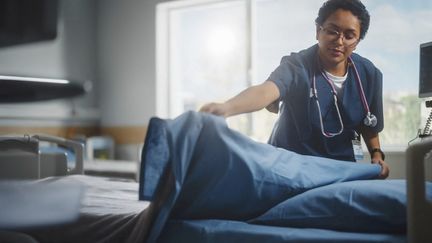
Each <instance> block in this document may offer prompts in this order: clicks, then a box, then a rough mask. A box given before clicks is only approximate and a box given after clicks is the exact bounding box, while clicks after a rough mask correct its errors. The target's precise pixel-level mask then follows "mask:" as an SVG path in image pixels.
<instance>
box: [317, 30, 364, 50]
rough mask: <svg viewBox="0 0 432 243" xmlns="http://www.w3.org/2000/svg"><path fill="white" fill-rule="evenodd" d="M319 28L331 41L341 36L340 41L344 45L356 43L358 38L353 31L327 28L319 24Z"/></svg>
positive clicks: (349, 45) (350, 45)
mask: <svg viewBox="0 0 432 243" xmlns="http://www.w3.org/2000/svg"><path fill="white" fill-rule="evenodd" d="M320 29H321V30H322V31H323V32H324V36H325V37H326V38H328V39H329V40H331V41H336V40H339V38H342V43H343V44H344V46H346V47H352V46H354V45H356V44H357V42H358V41H359V39H358V38H357V36H356V34H355V33H354V32H350V31H349V32H346V33H344V32H342V31H339V30H337V29H334V28H327V27H322V26H320Z"/></svg>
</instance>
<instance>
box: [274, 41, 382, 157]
mask: <svg viewBox="0 0 432 243" xmlns="http://www.w3.org/2000/svg"><path fill="white" fill-rule="evenodd" d="M317 51H318V46H317V45H314V46H312V47H310V48H309V49H306V50H303V51H300V52H298V53H292V54H291V55H289V56H285V57H283V58H282V60H281V63H280V65H279V66H278V67H277V68H276V69H275V70H274V71H273V72H272V73H271V75H270V76H269V78H268V80H270V81H273V82H274V83H275V84H276V86H277V87H278V89H279V91H280V94H281V96H280V101H281V108H280V116H279V119H278V121H277V123H276V124H275V127H274V128H273V132H272V135H271V137H270V139H269V143H270V144H272V145H274V146H277V147H281V148H285V149H288V150H291V151H295V152H297V153H300V154H307V155H314V156H320V157H327V158H334V159H342V160H351V161H354V153H353V149H352V144H351V140H352V139H353V138H354V131H355V130H356V129H358V128H359V126H360V125H362V124H363V119H364V118H365V116H366V111H365V108H364V107H363V105H362V102H361V98H360V93H359V92H360V91H359V88H358V83H357V79H356V75H355V72H354V68H353V67H350V68H349V69H348V76H347V80H346V81H345V84H344V86H343V97H342V99H341V100H339V101H338V106H339V110H340V113H341V116H342V120H343V123H344V128H345V129H344V131H343V132H342V134H340V135H338V136H335V137H333V138H326V137H324V136H323V135H322V132H321V125H320V121H319V113H318V108H317V104H316V101H315V99H314V98H313V97H311V92H310V90H311V82H312V79H313V76H314V75H315V76H316V85H317V87H316V88H317V91H318V98H319V103H320V108H321V112H322V118H323V123H324V130H325V131H327V132H337V131H339V129H340V123H339V118H338V115H337V111H336V108H335V105H334V100H333V96H332V93H331V87H330V85H329V84H328V83H327V82H326V80H325V79H324V77H323V76H322V75H321V70H320V68H319V67H318V63H317ZM351 57H352V59H353V61H354V63H355V65H356V67H357V69H358V72H359V75H360V78H361V82H362V85H363V89H364V93H365V96H366V100H367V102H368V104H369V107H370V110H371V112H372V114H374V115H375V116H376V117H377V119H378V124H377V126H376V127H374V128H369V129H372V130H373V131H374V132H380V131H382V129H383V127H384V116H383V107H382V74H381V72H380V71H379V70H378V69H377V68H376V67H375V66H374V65H373V64H372V63H371V62H370V61H369V60H367V59H366V58H363V57H361V56H359V55H357V54H355V53H354V54H352V56H351Z"/></svg>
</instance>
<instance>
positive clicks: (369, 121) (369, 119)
mask: <svg viewBox="0 0 432 243" xmlns="http://www.w3.org/2000/svg"><path fill="white" fill-rule="evenodd" d="M348 61H349V62H350V63H351V64H352V66H353V68H354V72H355V74H356V81H357V86H358V89H359V92H360V99H361V101H362V104H363V107H364V109H365V111H366V117H365V118H364V119H363V123H364V124H365V125H366V126H368V127H375V126H376V125H377V118H376V116H375V115H374V114H372V113H371V112H370V109H369V105H368V103H367V101H366V96H365V94H364V90H363V85H362V82H361V79H360V75H359V73H358V71H357V67H356V65H355V64H354V61H353V60H352V58H351V57H348ZM321 74H322V75H323V77H324V79H325V80H326V81H327V83H328V84H329V85H330V87H331V89H332V94H333V101H334V105H335V107H336V111H337V114H338V118H339V124H340V130H339V131H338V132H335V133H332V132H326V131H324V123H323V119H322V113H321V108H320V104H319V100H318V90H317V88H316V78H315V74H314V75H313V78H312V95H313V97H314V98H315V101H316V104H317V107H318V114H319V121H320V126H321V133H322V134H323V135H324V136H325V137H327V138H331V137H334V136H337V135H339V134H341V133H342V132H343V130H344V125H343V121H342V116H341V114H340V111H339V106H338V103H337V93H336V89H335V87H334V84H333V82H332V81H331V80H330V79H329V78H328V77H327V75H326V74H325V73H324V72H323V71H321Z"/></svg>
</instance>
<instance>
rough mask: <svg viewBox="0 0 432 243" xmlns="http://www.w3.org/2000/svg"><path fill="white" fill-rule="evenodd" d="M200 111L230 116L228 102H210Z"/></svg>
mask: <svg viewBox="0 0 432 243" xmlns="http://www.w3.org/2000/svg"><path fill="white" fill-rule="evenodd" d="M199 111H200V112H207V113H211V114H214V115H217V116H223V117H227V116H228V109H227V104H226V103H214V102H213V103H208V104H205V105H204V106H202V107H201V109H200V110H199Z"/></svg>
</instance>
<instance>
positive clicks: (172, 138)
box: [139, 112, 380, 242]
mask: <svg viewBox="0 0 432 243" xmlns="http://www.w3.org/2000/svg"><path fill="white" fill-rule="evenodd" d="M167 171H169V172H170V173H172V177H173V179H174V183H173V184H172V188H170V191H169V195H168V197H167V199H166V200H164V202H163V203H162V205H161V210H160V211H159V212H158V214H157V217H156V219H155V221H154V224H153V227H152V229H151V231H150V235H149V238H148V242H155V241H156V240H157V239H158V237H159V235H160V233H161V231H162V229H163V228H164V226H165V224H166V222H167V220H168V219H229V220H241V221H246V220H250V219H253V218H255V217H257V216H259V215H261V214H263V213H265V212H266V211H268V210H269V209H271V208H272V207H273V206H275V205H277V204H278V203H280V202H282V201H284V200H286V199H288V198H291V197H293V196H295V195H298V194H300V193H302V192H305V191H308V190H310V189H313V188H317V187H321V186H324V185H329V184H333V183H338V182H343V181H353V180H363V179H372V178H376V177H377V176H378V175H379V173H380V167H379V166H378V165H371V164H359V163H353V162H348V161H338V160H332V159H326V158H320V157H313V156H305V155H300V154H297V153H294V152H291V151H287V150H284V149H280V148H275V147H273V146H271V145H268V144H264V143H258V142H256V141H253V140H251V139H250V138H248V137H246V136H244V135H242V134H240V133H238V132H235V131H233V130H231V129H229V128H228V127H227V125H226V122H225V120H224V119H223V118H220V117H216V116H213V115H210V114H203V113H196V112H187V113H184V114H183V115H181V116H179V117H178V118H176V119H174V120H162V119H159V118H152V119H151V121H150V124H149V128H148V132H147V136H146V141H145V146H144V149H143V153H142V163H141V176H140V189H139V197H140V199H141V200H154V199H155V198H154V196H155V192H156V190H157V189H158V185H160V184H161V178H162V177H163V175H164V173H166V172H167Z"/></svg>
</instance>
